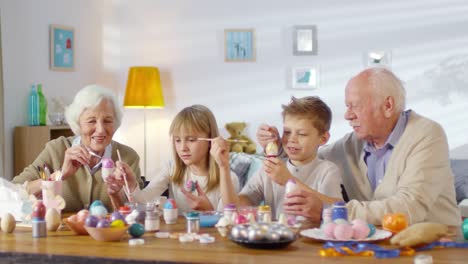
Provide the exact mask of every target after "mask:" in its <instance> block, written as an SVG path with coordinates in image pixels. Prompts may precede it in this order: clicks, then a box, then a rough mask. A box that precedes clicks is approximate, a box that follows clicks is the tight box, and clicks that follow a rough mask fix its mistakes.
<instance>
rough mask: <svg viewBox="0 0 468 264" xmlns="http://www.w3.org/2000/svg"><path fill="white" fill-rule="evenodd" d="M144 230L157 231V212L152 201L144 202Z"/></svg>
mask: <svg viewBox="0 0 468 264" xmlns="http://www.w3.org/2000/svg"><path fill="white" fill-rule="evenodd" d="M145 230H146V231H159V213H158V212H157V211H156V206H155V204H154V203H147V204H146V217H145Z"/></svg>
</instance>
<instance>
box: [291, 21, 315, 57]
mask: <svg viewBox="0 0 468 264" xmlns="http://www.w3.org/2000/svg"><path fill="white" fill-rule="evenodd" d="M293 31H294V32H293V54H294V55H296V56H302V55H317V49H318V46H317V27H316V26H315V25H313V26H294V30H293Z"/></svg>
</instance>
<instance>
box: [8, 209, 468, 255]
mask: <svg viewBox="0 0 468 264" xmlns="http://www.w3.org/2000/svg"><path fill="white" fill-rule="evenodd" d="M184 230H185V220H184V219H182V218H179V219H178V222H177V224H176V225H165V224H164V221H161V231H170V232H184ZM457 230H458V231H457V236H458V237H457V240H458V241H463V239H462V237H461V230H460V228H458V229H457ZM201 232H202V233H210V234H212V235H214V236H215V237H216V242H215V243H213V244H200V243H199V242H191V243H180V242H179V241H178V240H176V239H161V238H156V237H154V234H153V233H146V234H145V235H144V237H143V238H144V239H145V244H144V245H140V246H129V245H128V239H129V237H124V238H123V240H122V241H120V242H98V241H95V240H94V239H93V238H91V237H90V236H76V235H74V234H73V233H72V232H71V231H58V232H49V233H48V236H47V237H46V238H32V234H31V229H28V228H24V227H18V228H16V230H15V231H14V232H13V233H12V234H6V233H3V232H0V262H2V263H4V262H7V261H4V260H6V259H10V263H22V262H23V263H88V264H91V263H134V262H142V263H144V262H152V263H177V262H195V263H263V264H272V263H282V264H285V263H286V264H287V263H294V264H296V263H359V264H364V263H376V262H377V261H379V263H412V262H413V257H400V258H395V259H382V260H378V259H376V258H374V257H349V256H347V257H320V256H319V255H318V251H319V249H320V248H321V246H322V243H320V242H316V241H313V240H311V239H308V238H299V239H298V240H297V241H295V242H294V243H292V244H291V245H290V246H289V247H287V248H285V249H278V250H261V249H248V248H244V247H242V246H239V245H237V244H235V243H233V242H231V241H229V240H228V239H226V238H222V237H220V236H219V234H218V233H217V230H216V229H214V228H202V229H201ZM383 244H385V242H384V243H383ZM420 253H421V254H429V255H432V257H433V260H434V263H468V250H466V249H453V248H444V249H434V250H431V251H424V252H420Z"/></svg>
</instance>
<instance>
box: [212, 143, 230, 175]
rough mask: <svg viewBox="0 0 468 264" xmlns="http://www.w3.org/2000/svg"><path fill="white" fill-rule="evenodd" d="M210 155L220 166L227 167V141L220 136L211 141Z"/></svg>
mask: <svg viewBox="0 0 468 264" xmlns="http://www.w3.org/2000/svg"><path fill="white" fill-rule="evenodd" d="M210 155H211V156H212V157H213V158H214V159H215V161H216V163H217V164H218V166H219V167H220V168H226V167H227V168H229V143H228V142H227V141H226V140H224V139H223V138H222V137H217V138H214V139H213V140H212V141H211V148H210Z"/></svg>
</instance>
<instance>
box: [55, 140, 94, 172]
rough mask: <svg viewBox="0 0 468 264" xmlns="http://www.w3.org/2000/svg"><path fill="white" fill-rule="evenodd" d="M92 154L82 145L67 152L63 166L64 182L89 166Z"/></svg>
mask: <svg viewBox="0 0 468 264" xmlns="http://www.w3.org/2000/svg"><path fill="white" fill-rule="evenodd" d="M90 160H91V154H89V153H88V150H87V149H86V148H85V147H84V146H82V145H76V146H73V147H71V148H69V149H67V150H66V151H65V158H64V160H63V165H62V180H66V179H67V178H69V177H70V176H72V175H74V174H75V173H76V171H77V170H78V169H79V168H80V167H81V166H83V165H89V162H90Z"/></svg>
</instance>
